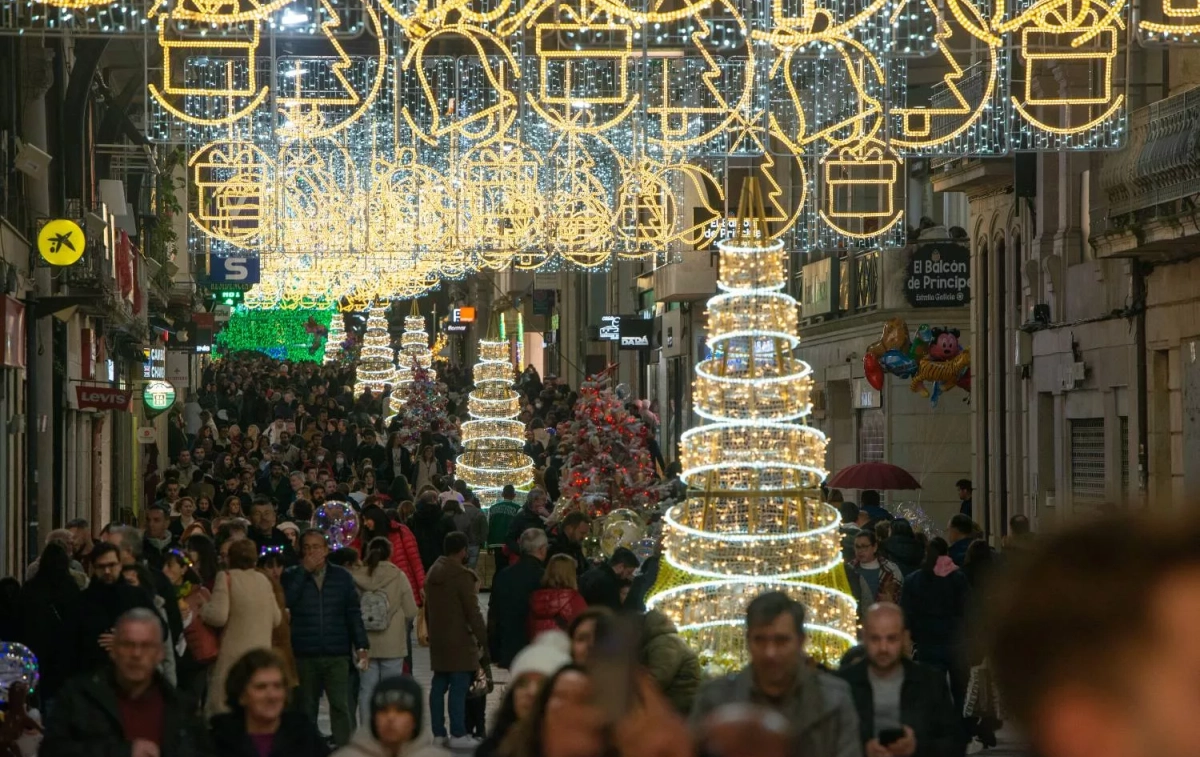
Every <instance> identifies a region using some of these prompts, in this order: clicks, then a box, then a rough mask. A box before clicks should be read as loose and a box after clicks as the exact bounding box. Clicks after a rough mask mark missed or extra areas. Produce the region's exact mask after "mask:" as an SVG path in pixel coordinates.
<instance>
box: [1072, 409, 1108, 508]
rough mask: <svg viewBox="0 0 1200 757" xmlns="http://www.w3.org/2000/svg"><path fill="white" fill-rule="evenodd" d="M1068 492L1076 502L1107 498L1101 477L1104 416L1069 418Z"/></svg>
mask: <svg viewBox="0 0 1200 757" xmlns="http://www.w3.org/2000/svg"><path fill="white" fill-rule="evenodd" d="M1071 494H1072V496H1073V497H1074V499H1075V500H1076V501H1079V502H1102V501H1104V500H1105V499H1106V498H1107V485H1106V483H1105V480H1104V419H1103V418H1076V419H1073V420H1072V421H1071Z"/></svg>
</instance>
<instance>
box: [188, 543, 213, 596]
mask: <svg viewBox="0 0 1200 757" xmlns="http://www.w3.org/2000/svg"><path fill="white" fill-rule="evenodd" d="M183 546H184V550H185V551H186V552H187V556H188V559H190V560H191V561H192V569H193V570H195V571H196V575H198V576H200V582H201V583H202V584H204V588H206V589H208V590H209V591H210V592H211V591H212V587H213V582H214V581H215V580H216V578H217V545H216V542H214V541H213V540H212V538H211V537H209V536H206V535H204V534H195V535H193V536H189V537H188V539H187V541H185V542H184V544H183Z"/></svg>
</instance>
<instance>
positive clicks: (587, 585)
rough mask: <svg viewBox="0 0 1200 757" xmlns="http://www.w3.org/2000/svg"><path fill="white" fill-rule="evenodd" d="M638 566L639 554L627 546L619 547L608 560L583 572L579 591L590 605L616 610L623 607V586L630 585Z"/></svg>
mask: <svg viewBox="0 0 1200 757" xmlns="http://www.w3.org/2000/svg"><path fill="white" fill-rule="evenodd" d="M637 568H638V559H637V555H635V554H634V553H633V550H631V549H629V548H627V547H617V549H616V551H615V552H613V555H612V557H610V558H609V559H608V562H606V563H604V564H602V565H597V566H596V567H594V568H592V569H591V570H589V571H588V572H587V573H584V574H583V578H581V579H579V593H580V594H582V595H583V598H584V599H585V600H587V603H588V605H589V606H594V605H601V606H603V607H607V608H608V609H610V610H612V611H613V612H616V611H617V610H620V609H621V605H622V604H623V602H622V601H621V587H622V586H628V585H629V583H630V581H632V580H633V574H634V572H635V571H636V570H637Z"/></svg>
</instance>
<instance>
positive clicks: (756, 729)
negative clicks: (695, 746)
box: [700, 704, 792, 757]
mask: <svg viewBox="0 0 1200 757" xmlns="http://www.w3.org/2000/svg"><path fill="white" fill-rule="evenodd" d="M790 731H791V728H790V726H789V725H788V722H787V718H785V717H783V716H782V715H780V714H779V713H778V712H776V711H775V710H772V709H770V708H769V707H760V706H758V705H753V704H727V705H723V706H721V707H718V708H717V709H715V710H713V711H712V714H710V715H709V716H708V717H707V718H705V720H704V722H703V723H702V724H701V725H700V741H701V743H702V744H703V745H704V752H705V754H706V755H713V757H791V754H792V753H791V736H790Z"/></svg>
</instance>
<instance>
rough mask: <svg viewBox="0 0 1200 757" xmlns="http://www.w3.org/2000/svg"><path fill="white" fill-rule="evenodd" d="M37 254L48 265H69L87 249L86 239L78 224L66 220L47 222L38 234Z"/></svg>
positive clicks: (57, 219) (59, 219) (58, 219)
mask: <svg viewBox="0 0 1200 757" xmlns="http://www.w3.org/2000/svg"><path fill="white" fill-rule="evenodd" d="M37 246H38V252H39V253H41V255H42V257H43V258H44V259H45V260H46V262H47V263H49V264H50V265H71V264H72V263H74V262H75V261H76V260H79V256H80V255H82V254H83V251H84V249H85V248H86V247H87V237H86V236H84V233H83V229H81V228H79V224H77V223H75V222H74V221H71V220H69V219H66V218H56V219H54V220H53V221H47V222H46V225H45V226H43V227H42V230H41V231H40V232H38V238H37Z"/></svg>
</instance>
